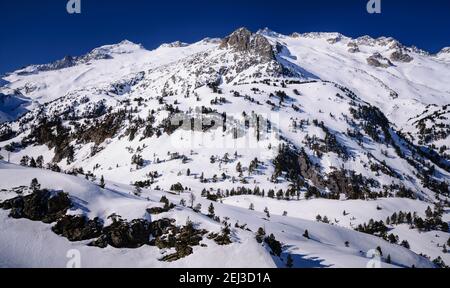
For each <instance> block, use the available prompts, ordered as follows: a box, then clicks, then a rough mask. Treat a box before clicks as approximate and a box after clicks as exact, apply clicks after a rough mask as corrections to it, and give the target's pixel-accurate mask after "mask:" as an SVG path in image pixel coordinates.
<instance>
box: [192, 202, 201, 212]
mask: <svg viewBox="0 0 450 288" xmlns="http://www.w3.org/2000/svg"><path fill="white" fill-rule="evenodd" d="M193 210H194V211H195V212H197V213H198V212H200V211H201V210H202V204H200V203H197V204H196V205H195V207H194V208H193Z"/></svg>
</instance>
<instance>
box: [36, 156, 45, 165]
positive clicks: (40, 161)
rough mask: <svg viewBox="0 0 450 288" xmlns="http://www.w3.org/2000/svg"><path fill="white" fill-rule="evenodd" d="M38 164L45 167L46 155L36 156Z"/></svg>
mask: <svg viewBox="0 0 450 288" xmlns="http://www.w3.org/2000/svg"><path fill="white" fill-rule="evenodd" d="M36 165H37V167H38V168H42V167H44V157H43V156H42V155H41V156H38V157H37V158H36Z"/></svg>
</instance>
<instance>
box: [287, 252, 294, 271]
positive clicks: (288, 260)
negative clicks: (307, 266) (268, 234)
mask: <svg viewBox="0 0 450 288" xmlns="http://www.w3.org/2000/svg"><path fill="white" fill-rule="evenodd" d="M286 267H288V268H292V267H294V259H292V256H291V254H289V255H288V257H287V261H286Z"/></svg>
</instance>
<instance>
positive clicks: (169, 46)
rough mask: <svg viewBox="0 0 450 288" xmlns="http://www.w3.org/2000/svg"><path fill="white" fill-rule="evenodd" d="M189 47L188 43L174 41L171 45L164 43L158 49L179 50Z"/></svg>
mask: <svg viewBox="0 0 450 288" xmlns="http://www.w3.org/2000/svg"><path fill="white" fill-rule="evenodd" d="M186 46H189V43H185V42H181V41H175V42H172V43H164V44H162V45H161V46H159V48H180V47H186Z"/></svg>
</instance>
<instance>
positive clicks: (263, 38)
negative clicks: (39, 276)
mask: <svg viewBox="0 0 450 288" xmlns="http://www.w3.org/2000/svg"><path fill="white" fill-rule="evenodd" d="M449 79H450V48H444V49H442V51H441V52H440V53H438V54H430V53H428V52H426V51H422V50H420V49H418V48H415V47H407V46H405V45H402V44H401V43H400V42H399V41H397V40H396V39H393V38H388V37H381V38H378V39H373V38H371V37H369V36H363V37H360V38H357V39H351V38H349V37H346V36H344V35H341V34H338V33H307V34H299V33H294V34H292V35H289V36H287V35H281V34H278V33H276V32H273V31H271V30H269V29H267V28H266V29H263V30H260V31H258V32H256V33H254V32H251V31H249V30H247V29H246V28H240V29H238V30H236V31H234V32H233V33H231V34H230V35H229V36H227V37H225V38H224V39H216V38H206V39H203V40H201V41H199V42H197V43H193V44H187V43H182V42H180V41H177V42H174V43H170V44H163V45H161V46H160V47H159V48H157V49H155V50H152V51H149V50H146V49H145V48H144V47H143V46H142V45H139V44H135V43H132V42H129V41H123V42H120V43H118V44H114V45H107V46H102V47H99V48H96V49H94V50H92V51H91V52H89V53H87V54H86V55H83V56H77V57H72V56H67V57H65V58H64V59H61V60H58V61H55V62H53V63H49V64H43V65H31V66H28V67H25V68H23V69H20V70H17V71H14V72H12V73H9V74H7V75H4V76H3V79H2V80H1V83H0V123H1V124H0V267H66V266H70V265H78V266H81V267H279V268H282V267H296V268H303V267H318V268H319V267H329V268H340V267H402V268H407V267H417V268H432V267H436V268H437V267H446V265H449V264H450V254H449V252H448V249H449V246H450V233H449V232H450V231H449V221H450V208H449V207H450V206H449V200H450V190H449V184H450V81H449ZM73 255H78V256H79V257H78V258H79V261H78V262H77V263H76V264H73V261H71V260H73V259H72V256H73Z"/></svg>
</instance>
